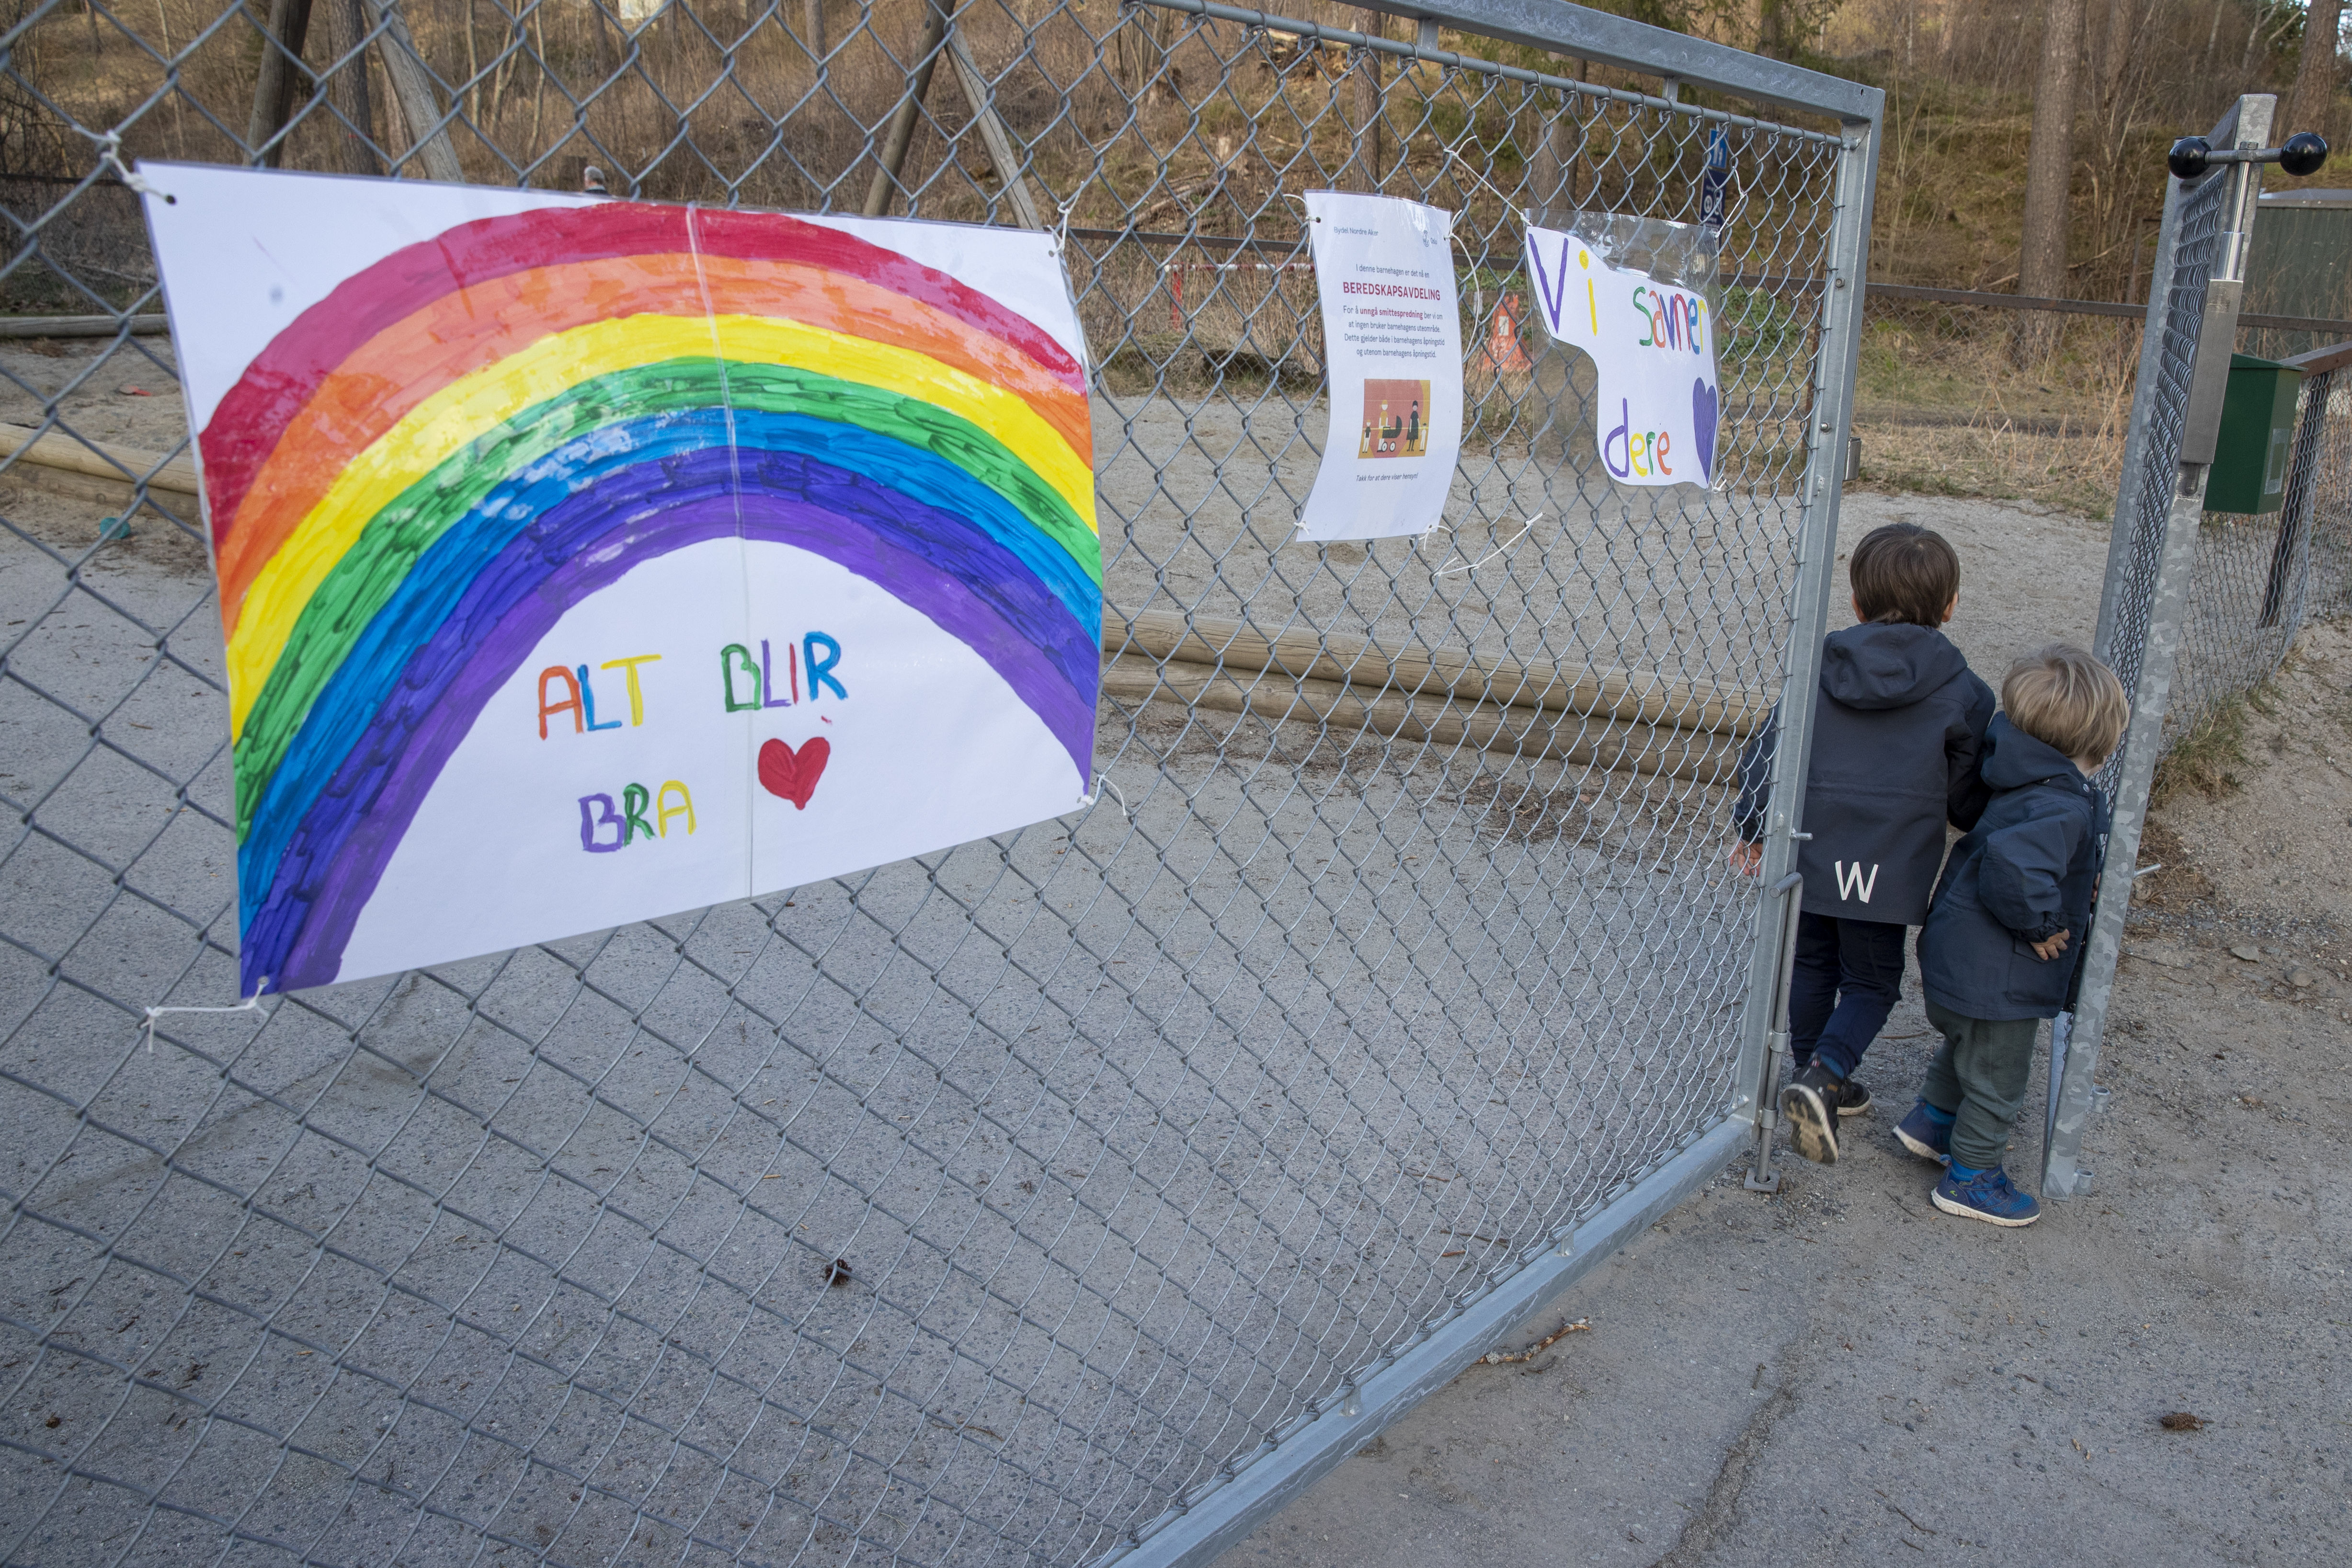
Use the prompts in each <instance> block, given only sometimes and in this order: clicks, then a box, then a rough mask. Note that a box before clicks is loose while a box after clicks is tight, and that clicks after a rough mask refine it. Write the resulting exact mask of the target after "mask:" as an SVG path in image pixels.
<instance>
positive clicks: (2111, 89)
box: [2098, 0, 2140, 125]
mask: <svg viewBox="0 0 2352 1568" xmlns="http://www.w3.org/2000/svg"><path fill="white" fill-rule="evenodd" d="M2139 10H2140V0H2107V36H2106V40H2105V42H2104V43H2103V44H2101V45H2100V46H2099V86H2098V92H2099V116H2100V119H2101V120H2102V121H2105V123H2107V124H2109V125H2112V124H2113V123H2114V121H2115V113H2116V98H2117V97H2118V96H2119V95H2120V94H2121V93H2122V91H2123V85H2124V68H2125V67H2126V66H2127V65H2129V64H2130V63H2131V46H2132V34H2133V33H2134V32H2135V31H2137V24H2138V20H2139V16H2138V13H2139Z"/></svg>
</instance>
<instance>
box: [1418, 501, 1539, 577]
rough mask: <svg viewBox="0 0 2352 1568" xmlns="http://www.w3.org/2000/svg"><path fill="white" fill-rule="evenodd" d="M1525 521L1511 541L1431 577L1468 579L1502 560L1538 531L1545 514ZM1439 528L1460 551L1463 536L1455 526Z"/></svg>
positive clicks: (1439, 571) (1446, 525) (1435, 572)
mask: <svg viewBox="0 0 2352 1568" xmlns="http://www.w3.org/2000/svg"><path fill="white" fill-rule="evenodd" d="M1523 521H1524V522H1525V524H1526V526H1525V527H1523V528H1521V529H1520V530H1519V531H1518V532H1517V533H1515V534H1513V535H1511V537H1510V538H1509V539H1507V540H1506V541H1504V542H1502V543H1500V544H1497V545H1496V546H1495V548H1494V549H1492V550H1489V551H1488V552H1486V554H1484V555H1481V556H1480V557H1478V559H1477V560H1475V561H1468V562H1465V563H1463V564H1461V565H1459V566H1442V567H1440V568H1438V569H1437V570H1436V571H1434V572H1433V573H1431V574H1430V575H1431V576H1432V577H1436V578H1441V579H1442V578H1446V577H1467V576H1469V575H1470V574H1472V573H1473V572H1475V571H1476V570H1478V568H1479V567H1481V566H1484V565H1485V564H1486V563H1488V562H1489V561H1496V560H1500V559H1501V558H1502V557H1504V556H1506V555H1508V554H1509V553H1510V552H1512V551H1514V550H1517V548H1518V547H1519V546H1520V545H1521V544H1523V543H1525V542H1526V541H1527V537H1528V534H1530V533H1533V532H1534V531H1536V524H1537V523H1538V522H1541V521H1543V513H1541V512H1538V513H1536V514H1535V516H1533V517H1530V518H1527V519H1524V520H1523ZM1438 527H1439V528H1443V529H1444V530H1445V531H1446V532H1448V533H1451V534H1453V535H1454V548H1455V549H1456V550H1459V549H1460V548H1461V546H1462V535H1461V534H1460V533H1459V532H1458V531H1455V529H1454V526H1453V524H1451V523H1440V524H1438ZM1435 531H1437V530H1436V529H1432V530H1431V532H1433V533H1434V532H1435Z"/></svg>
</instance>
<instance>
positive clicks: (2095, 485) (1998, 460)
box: [1854, 300, 2139, 517]
mask: <svg viewBox="0 0 2352 1568" xmlns="http://www.w3.org/2000/svg"><path fill="white" fill-rule="evenodd" d="M2017 320H2018V317H2017V313H2016V312H2012V311H2007V310H1986V309H1980V308H1975V307H1953V306H1942V305H1925V304H1916V303H1911V302H1907V301H1899V300H1888V301H1885V302H1883V303H1882V302H1881V301H1880V300H1873V301H1872V303H1871V306H1870V309H1869V316H1868V325H1867V327H1866V329H1865V335H1864V340H1863V353H1862V376H1861V382H1860V384H1859V386H1858V387H1857V389H1856V399H1855V414H1854V433H1855V434H1856V435H1858V436H1860V437H1862V438H1863V451H1862V464H1863V482H1864V485H1865V486H1869V487H1873V488H1878V489H1897V490H1916V491H1925V492H1927V493H1930V494H1942V495H1980V496H1996V497H2001V498H2004V499H2022V500H2036V501H2040V502H2042V503H2043V504H2045V505H2049V506H2053V507H2057V508H2060V509H2063V510H2068V511H2074V512H2080V513H2083V514H2084V515H2087V516H2091V517H2105V516H2106V515H2107V514H2108V512H2109V511H2110V510H2112V509H2113V507H2114V504H2115V495H2116V481H2117V479H2119V478H2120V476H2121V473H2122V468H2123V447H2124V434H2125V430H2126V426H2127V424H2128V422H2129V418H2130V414H2131V392H2132V381H2133V373H2134V371H2135V370H2136V369H2137V363H2136V362H2137V354H2138V352H2139V329H2138V323H2137V322H2136V321H2128V320H2119V319H2115V318H2108V317H2061V318H2054V320H2055V321H2058V322H2059V323H2061V325H2060V331H2059V335H2058V338H2057V341H2056V343H2055V346H2054V348H2053V351H2052V352H2051V353H2050V354H2049V355H2048V356H2047V357H2045V358H2042V359H2039V360H2037V361H2035V362H2033V363H2029V364H2026V365H2023V366H2021V365H2019V364H2018V363H2016V362H2015V359H2014V357H2013V354H2012V344H2013V342H2014V333H2015V331H2016V327H2017Z"/></svg>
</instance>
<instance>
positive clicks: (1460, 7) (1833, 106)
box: [1141, 0, 1885, 145]
mask: <svg viewBox="0 0 2352 1568" xmlns="http://www.w3.org/2000/svg"><path fill="white" fill-rule="evenodd" d="M1141 3H1142V4H1144V5H1152V6H1156V7H1158V8H1159V9H1160V10H1163V11H1188V12H1191V13H1192V15H1194V16H1205V17H1208V18H1209V19H1210V20H1212V21H1217V22H1239V23H1241V24H1242V25H1243V26H1249V27H1267V28H1272V29H1274V30H1275V31H1277V32H1284V33H1290V34H1294V35H1296V36H1297V37H1301V38H1311V39H1313V40H1314V41H1315V42H1317V43H1320V44H1344V45H1346V46H1347V47H1349V48H1358V49H1370V50H1371V51H1373V52H1374V53H1376V54H1386V55H1397V56H1400V57H1402V58H1406V59H1415V60H1428V61H1430V62H1432V63H1433V64H1436V65H1442V66H1453V67H1455V68H1459V69H1462V70H1466V71H1475V72H1477V73H1479V74H1480V75H1482V76H1492V77H1499V78H1502V79H1505V80H1507V81H1518V82H1525V83H1527V84H1528V85H1529V86H1530V87H1548V88H1553V89H1558V90H1559V91H1561V92H1572V93H1577V94H1580V95H1581V96H1583V97H1586V98H1597V99H1603V100H1608V101H1610V102H1612V103H1626V104H1638V105H1640V106H1641V107H1643V108H1645V109H1654V110H1664V111H1666V112H1668V113H1673V114H1682V115H1687V116H1689V117H1690V118H1692V119H1695V120H1704V121H1712V122H1715V123H1717V124H1723V125H1738V126H1742V127H1745V128H1748V129H1753V130H1759V131H1769V132H1772V133H1773V134H1774V135H1777V136H1783V137H1787V138H1789V139H1790V140H1791V141H1801V142H1828V143H1830V144H1832V145H1842V144H1843V142H1842V141H1841V139H1840V138H1839V137H1837V136H1835V135H1832V134H1831V133H1829V132H1822V131H1808V130H1806V129H1804V128H1803V127H1801V126H1795V125H1783V124H1781V123H1780V122H1779V121H1771V120H1759V119H1757V118H1756V117H1754V116H1753V115H1747V114H1734V113H1732V112H1730V111H1729V110H1721V109H1705V108H1701V107H1700V106H1699V105H1697V104H1692V103H1682V102H1678V101H1676V100H1674V99H1671V98H1664V97H1661V96H1658V95H1656V94H1652V93H1641V92H1630V91H1628V90H1626V89H1623V88H1615V87H1602V86H1600V85H1598V84H1596V83H1593V82H1589V81H1578V80H1577V79H1574V78H1573V77H1564V76H1550V75H1547V74H1546V73H1544V72H1542V71H1534V70H1528V68H1525V67H1523V66H1509V65H1504V64H1502V63H1501V62H1499V61H1496V60H1488V59H1481V58H1478V57H1477V56H1476V55H1465V54H1457V53H1455V52H1454V50H1452V49H1439V48H1428V47H1423V46H1422V45H1421V44H1419V43H1417V42H1415V41H1413V40H1411V39H1406V38H1376V37H1372V36H1371V35H1370V34H1368V33H1358V32H1353V31H1351V30H1349V29H1348V28H1346V27H1328V26H1324V25H1323V24H1321V23H1320V22H1308V21H1302V20H1300V19H1299V18H1297V17H1294V16H1283V15H1282V14H1281V13H1280V12H1277V11H1264V10H1258V9H1255V8H1254V7H1250V6H1243V5H1223V4H1221V3H1220V0H1141ZM1364 9H1366V10H1372V11H1381V12H1386V13H1388V14H1389V15H1391V16H1403V17H1407V18H1408V19H1411V20H1415V21H1431V22H1443V23H1445V24H1447V25H1449V26H1456V27H1460V28H1461V29H1463V30H1464V31H1465V32H1473V33H1477V34H1479V35H1481V36H1483V37H1491V38H1496V39H1499V40H1500V41H1502V42H1504V43H1508V44H1527V45H1530V46H1532V47H1536V48H1539V49H1549V50H1551V51H1553V52H1554V53H1559V54H1569V55H1574V56H1577V57H1578V58H1583V59H1590V60H1591V61H1592V62H1593V63H1594V64H1596V65H1605V66H1615V67H1619V68H1623V69H1625V70H1631V71H1638V72H1640V73H1641V74H1642V75H1643V76H1662V77H1664V79H1666V80H1668V81H1673V82H1680V83H1684V84H1686V85H1689V86H1692V87H1705V88H1716V89H1721V90H1723V91H1726V92H1732V93H1737V94H1738V95H1740V96H1741V97H1744V98H1750V99H1754V100H1758V101H1759V102H1764V103H1770V104H1773V105H1775V106H1777V107H1780V108H1784V109H1795V110H1802V111H1804V112H1807V113H1813V114H1831V115H1835V116H1836V117H1837V118H1838V119H1840V120H1843V121H1867V122H1871V123H1875V122H1876V121H1877V120H1878V117H1879V106H1880V105H1881V104H1883V103H1884V101H1885V94H1884V93H1882V92H1881V91H1880V90H1879V89H1876V88H1874V87H1869V88H1866V87H1864V86H1862V85H1861V84H1860V83H1858V82H1849V81H1843V80H1841V79H1838V78H1836V77H1832V76H1822V75H1821V74H1819V73H1818V72H1814V71H1809V70H1804V69H1802V68H1799V67H1796V66H1781V65H1780V62H1779V61H1777V60H1767V59H1763V58H1759V57H1756V56H1750V55H1745V54H1742V53H1741V52H1740V51H1739V50H1738V49H1734V48H1727V47H1725V46H1723V45H1721V44H1711V43H1708V42H1706V40H1704V39H1700V38H1689V37H1684V36H1683V35H1682V34H1680V33H1675V32H1669V31H1668V30H1666V29H1665V28H1664V27H1652V26H1646V25H1645V24H1643V23H1639V22H1626V21H1624V20H1623V19H1622V18H1620V17H1616V16H1604V15H1602V14H1601V13H1600V12H1597V11H1587V10H1585V9H1584V8H1583V7H1581V6H1578V5H1561V4H1559V3H1558V0H1522V3H1520V4H1515V5H1493V4H1491V0H1471V3H1469V4H1457V5H1418V6H1414V7H1412V8H1410V9H1408V8H1406V7H1404V6H1402V5H1368V6H1366V7H1364ZM1489 11H1492V12H1494V13H1495V16H1492V17H1490V16H1487V15H1486V13H1487V12H1489ZM1522 12H1526V13H1528V14H1530V16H1536V17H1540V18H1541V19H1542V23H1543V24H1546V25H1550V26H1559V27H1562V28H1564V29H1566V31H1563V32H1562V33H1560V34H1559V36H1557V37H1554V36H1550V35H1548V34H1546V33H1545V32H1543V31H1541V30H1540V26H1539V25H1538V22H1537V21H1534V20H1530V19H1528V17H1523V16H1520V13H1522ZM1554 13H1557V14H1558V16H1554V15H1553V14H1554ZM1570 17H1579V18H1587V19H1589V20H1591V21H1593V22H1605V23H1611V24H1613V25H1614V26H1611V27H1606V28H1601V29H1598V34H1599V36H1602V37H1606V38H1607V39H1608V40H1609V42H1610V45H1611V47H1600V46H1599V45H1597V44H1596V45H1595V46H1593V47H1586V45H1585V44H1584V43H1581V42H1579V41H1577V39H1578V38H1580V37H1583V33H1582V32H1580V31H1579V30H1578V29H1577V28H1576V27H1575V26H1573V25H1572V24H1571V23H1570V22H1569V21H1567V20H1565V18H1570ZM1500 18H1513V19H1516V28H1515V26H1514V22H1513V20H1510V19H1500ZM1621 28H1630V29H1633V31H1635V32H1638V33H1641V34H1643V35H1646V36H1649V37H1655V38H1659V39H1672V40H1674V41H1675V42H1676V43H1678V44H1686V45H1689V46H1691V47H1693V48H1694V49H1696V50H1700V51H1707V53H1705V54H1703V55H1702V56H1700V57H1697V58H1702V59H1703V60H1704V61H1705V62H1706V63H1707V64H1709V65H1718V62H1717V61H1716V59H1715V57H1716V56H1722V57H1726V58H1727V59H1728V60H1730V61H1733V62H1738V61H1747V62H1749V63H1751V64H1754V65H1759V66H1772V67H1778V72H1777V73H1776V72H1770V71H1767V72H1746V73H1743V72H1741V71H1739V70H1738V69H1736V68H1730V67H1720V68H1718V69H1717V70H1714V71H1709V70H1705V69H1689V70H1668V71H1661V70H1660V69H1659V68H1657V66H1655V65H1654V64H1643V63H1641V62H1642V60H1643V53H1642V52H1641V50H1640V49H1639V48H1637V47H1635V44H1634V42H1633V40H1632V39H1630V38H1627V37H1621V36H1620V34H1619V31H1618V30H1619V29H1621ZM1585 31H1592V29H1589V28H1588V29H1585ZM1669 54H1670V55H1671V57H1672V58H1673V59H1674V60H1675V61H1676V62H1679V61H1680V60H1681V59H1682V58H1683V55H1682V52H1681V51H1679V50H1675V51H1669ZM1781 75H1786V76H1788V77H1789V78H1791V79H1794V78H1805V79H1810V80H1811V81H1817V82H1822V83H1826V84H1828V85H1829V86H1831V87H1833V88H1844V89H1849V90H1848V92H1847V93H1845V94H1843V95H1835V94H1828V93H1825V94H1823V95H1822V96H1823V97H1824V98H1831V97H1835V98H1837V100H1838V101H1837V102H1835V103H1832V102H1828V101H1814V100H1812V99H1810V98H1807V97H1803V96H1792V95H1790V94H1788V93H1784V92H1780V91H1768V90H1765V89H1764V88H1763V87H1761V86H1759V85H1756V84H1757V83H1759V82H1763V81H1767V80H1769V81H1771V82H1774V83H1780V76H1781ZM1748 77H1752V78H1754V80H1753V81H1750V80H1748V79H1745V78H1748ZM1781 85H1784V86H1785V85H1787V84H1781ZM1854 94H1862V95H1865V96H1866V97H1867V99H1868V100H1869V107H1868V111H1867V112H1854V113H1849V112H1846V110H1845V109H1844V108H1843V104H1844V103H1845V102H1846V100H1849V99H1851V98H1853V95H1854Z"/></svg>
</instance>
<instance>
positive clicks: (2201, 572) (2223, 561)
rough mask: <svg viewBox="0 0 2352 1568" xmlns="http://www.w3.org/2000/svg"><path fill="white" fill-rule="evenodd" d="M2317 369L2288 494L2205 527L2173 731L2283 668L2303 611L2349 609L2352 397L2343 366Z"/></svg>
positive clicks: (2303, 410)
mask: <svg viewBox="0 0 2352 1568" xmlns="http://www.w3.org/2000/svg"><path fill="white" fill-rule="evenodd" d="M2311 357H2312V358H2314V359H2315V360H2317V361H2319V362H2321V364H2322V365H2323V368H2317V369H2314V370H2312V371H2310V372H2308V373H2307V374H2305V377H2304V380H2303V384H2302V386H2301V388H2300V390H2299V394H2298V402H2297V406H2296V414H2295V427H2294V445H2293V447H2291V449H2290V458H2289V460H2288V465H2287V470H2286V485H2285V492H2284V500H2282V502H2281V504H2280V506H2279V508H2278V510H2276V511H2273V512H2270V513H2267V514H2255V515H2252V516H2241V515H2238V514H2235V513H2230V512H2207V513H2206V514H2205V518H2204V522H2203V525H2202V526H2201V527H2200V529H2199V530H2198V535H2197V566H2196V572H2195V574H2194V575H2193V576H2192V577H2191V579H2190V581H2189V602H2188V605H2187V614H2186V618H2185V620H2184V623H2183V625H2182V628H2181V643H2180V657H2179V667H2178V671H2177V673H2176V675H2175V677H2174V683H2173V685H2174V691H2173V698H2172V708H2171V712H2170V715H2169V722H2168V726H2167V730H2166V736H2167V740H2168V743H2169V744H2171V745H2175V746H2177V745H2179V744H2180V743H2181V742H2182V741H2183V740H2184V738H2186V737H2189V736H2191V735H2194V734H2196V733H2198V732H2199V731H2200V729H2201V728H2205V727H2210V726H2212V725H2214V724H2216V723H2220V724H2221V725H2223V726H2224V727H2227V726H2228V725H2229V722H2230V716H2231V714H2233V713H2234V712H2235V710H2236V709H2237V705H2238V704H2239V703H2241V702H2242V700H2244V699H2245V697H2246V695H2247V694H2248V693H2250V692H2252V691H2253V690H2254V689H2256V688H2258V687H2260V686H2261V685H2262V684H2263V682H2264V681H2266V680H2268V679H2270V678H2271V677H2272V676H2273V675H2275V674H2277V673H2278V668H2279V666H2280V665H2281V664H2282V663H2284V661H2285V659H2286V655H2287V649H2288V648H2289V647H2292V646H2293V645H2294V637H2295V634H2296V633H2297V632H2298V631H2300V630H2302V628H2303V625H2304V622H2305V619H2306V617H2313V616H2338V615H2342V614H2344V613H2346V611H2347V610H2352V579H2347V566H2352V560H2347V555H2352V494H2347V469H2352V406H2347V405H2352V398H2347V391H2346V388H2345V385H2344V372H2343V371H2342V369H2341V368H2340V367H2338V366H2336V365H2335V364H2332V363H2326V362H2327V361H2329V360H2332V359H2333V358H2335V357H2336V356H2335V355H2333V354H2329V353H2326V352H2323V353H2320V354H2317V355H2314V356H2311Z"/></svg>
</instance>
